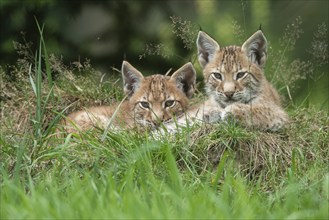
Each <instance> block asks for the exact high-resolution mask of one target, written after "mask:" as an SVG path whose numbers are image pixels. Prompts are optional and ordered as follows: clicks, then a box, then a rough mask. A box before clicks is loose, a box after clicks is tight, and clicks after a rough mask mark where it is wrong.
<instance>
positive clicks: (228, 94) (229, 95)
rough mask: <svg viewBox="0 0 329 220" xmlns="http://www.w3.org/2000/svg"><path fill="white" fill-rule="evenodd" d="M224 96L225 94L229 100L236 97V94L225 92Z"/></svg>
mask: <svg viewBox="0 0 329 220" xmlns="http://www.w3.org/2000/svg"><path fill="white" fill-rule="evenodd" d="M224 94H225V96H226V97H227V98H229V99H230V98H232V96H233V95H234V92H224Z"/></svg>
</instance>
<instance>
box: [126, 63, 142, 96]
mask: <svg viewBox="0 0 329 220" xmlns="http://www.w3.org/2000/svg"><path fill="white" fill-rule="evenodd" d="M121 73H122V79H123V91H124V93H125V94H126V95H128V96H131V95H132V94H133V93H134V92H135V91H136V89H137V88H139V86H140V83H141V81H142V80H143V78H144V76H143V75H142V74H141V73H140V72H139V71H138V70H137V69H135V68H134V67H133V66H132V65H131V64H130V63H128V62H127V61H123V62H122V68H121Z"/></svg>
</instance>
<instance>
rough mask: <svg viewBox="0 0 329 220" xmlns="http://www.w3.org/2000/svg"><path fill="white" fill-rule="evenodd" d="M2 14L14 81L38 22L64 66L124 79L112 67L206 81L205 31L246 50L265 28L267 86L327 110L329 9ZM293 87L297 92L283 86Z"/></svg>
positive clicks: (166, 5) (141, 5)
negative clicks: (87, 66) (22, 48)
mask: <svg viewBox="0 0 329 220" xmlns="http://www.w3.org/2000/svg"><path fill="white" fill-rule="evenodd" d="M0 7H1V15H0V22H1V24H0V26H1V35H0V56H1V60H0V64H1V66H2V67H3V68H4V69H5V70H6V71H7V72H8V74H10V65H13V64H14V63H15V62H16V60H17V58H18V57H19V55H18V54H17V53H16V52H15V49H14V46H13V42H20V43H24V41H26V42H32V44H33V45H32V46H31V50H32V52H34V51H36V50H37V47H38V43H39V38H40V36H39V32H38V29H37V25H36V21H35V20H36V19H37V20H38V22H39V23H40V24H44V25H45V30H44V38H45V41H46V45H47V48H48V51H49V52H50V53H54V54H56V55H57V56H62V58H63V61H64V63H66V64H70V63H72V62H76V61H78V62H83V61H84V60H85V59H86V58H87V59H90V60H91V64H92V65H93V67H94V68H96V69H99V70H101V71H103V72H104V73H107V74H118V73H115V72H113V71H112V67H115V68H117V69H120V67H121V63H122V60H123V59H126V60H128V61H129V62H130V63H131V64H133V65H134V66H135V67H136V68H138V69H140V70H141V71H142V72H143V73H144V74H151V73H162V74H164V73H166V72H167V70H168V69H170V68H173V69H177V68H178V67H180V66H181V65H182V64H183V63H185V62H187V61H192V62H193V63H194V65H195V67H197V70H198V73H199V75H200V76H199V79H200V80H201V71H200V67H199V65H198V64H197V61H196V47H195V43H194V42H195V38H196V35H197V32H198V30H199V29H200V28H201V29H202V30H204V31H205V32H207V33H209V34H210V35H211V36H212V37H214V38H215V39H216V40H217V41H218V42H219V44H220V45H224V46H226V45H229V44H238V45H240V44H242V43H243V41H244V40H246V39H247V38H248V37H249V36H250V35H251V34H252V33H254V32H255V31H256V30H257V29H258V27H259V25H260V24H261V25H262V29H263V31H264V33H265V35H266V37H267V39H268V41H269V59H268V64H267V65H266V69H265V72H266V75H267V78H268V79H269V80H270V81H274V82H275V84H276V87H277V88H278V89H279V91H280V93H281V94H282V95H284V96H285V97H287V99H288V100H289V96H291V99H292V100H293V101H292V102H293V103H294V104H296V103H297V104H305V105H315V106H316V107H318V108H327V107H328V97H329V95H328V93H329V91H328V89H329V77H328V31H327V27H328V1H322V0H319V1H316V0H314V1H270V0H268V1H265V0H264V1H207V0H200V1H189V0H179V1H178V0H176V1H146V0H145V1H133V0H131V1H127V0H122V1H104V0H102V1H98V0H94V1H91V0H89V1H86V0H85V1H64V0H44V1H39V0H1V1H0ZM321 25H322V26H321ZM321 27H322V28H321ZM317 34H318V35H319V34H320V35H321V34H322V35H321V36H320V37H317ZM319 60H320V61H321V62H318V61H319ZM278 64H279V65H278ZM286 72H287V73H286ZM288 73H289V74H290V75H293V74H296V77H297V76H298V77H297V79H294V78H293V77H292V76H290V77H287V78H285V74H288ZM290 80H295V82H294V85H293V86H292V85H289V86H287V84H285V81H286V82H287V81H290ZM292 87H293V88H292Z"/></svg>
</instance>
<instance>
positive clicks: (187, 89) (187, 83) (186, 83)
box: [170, 63, 196, 98]
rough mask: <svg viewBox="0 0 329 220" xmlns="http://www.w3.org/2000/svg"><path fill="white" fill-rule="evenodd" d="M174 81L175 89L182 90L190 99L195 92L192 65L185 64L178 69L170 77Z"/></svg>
mask: <svg viewBox="0 0 329 220" xmlns="http://www.w3.org/2000/svg"><path fill="white" fill-rule="evenodd" d="M170 80H171V81H174V82H175V83H176V85H177V88H179V89H180V90H182V91H183V92H184V93H185V94H186V96H187V97H188V98H191V97H192V95H193V93H194V91H195V81H196V72H195V69H194V67H193V65H192V63H187V64H185V65H184V66H182V67H181V68H179V69H178V70H177V71H176V72H174V73H173V75H172V76H171V77H170Z"/></svg>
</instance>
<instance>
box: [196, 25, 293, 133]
mask: <svg viewBox="0 0 329 220" xmlns="http://www.w3.org/2000/svg"><path fill="white" fill-rule="evenodd" d="M266 47H267V40H266V38H265V36H264V35H263V33H262V31H260V30H259V31H257V32H256V33H254V34H253V35H252V36H251V37H250V38H249V39H248V40H247V41H246V42H244V44H243V45H242V46H241V47H238V46H228V47H220V46H219V45H218V43H217V42H216V41H215V40H214V39H212V38H211V37H210V36H208V35H207V34H206V33H204V32H202V31H200V32H199V34H198V39H197V48H198V60H199V63H200V65H201V67H202V68H203V75H204V80H205V85H206V92H207V94H208V96H209V99H208V100H207V101H206V105H208V106H212V107H211V108H209V109H206V110H205V116H204V118H205V119H207V120H208V121H209V122H215V121H219V120H224V121H225V120H227V119H228V118H233V119H235V120H237V121H239V122H241V123H242V124H244V125H245V126H248V127H256V128H258V129H262V130H272V131H276V130H278V129H280V128H282V127H283V126H284V125H285V124H286V123H287V121H288V116H287V114H286V113H285V111H284V110H283V109H282V108H281V104H280V98H279V95H278V93H277V92H276V90H275V89H274V88H273V87H272V85H271V84H270V83H269V82H268V81H267V80H266V78H265V75H264V70H263V68H264V65H265V61H266V56H267V51H266ZM215 105H217V108H214V107H213V106H215Z"/></svg>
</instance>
